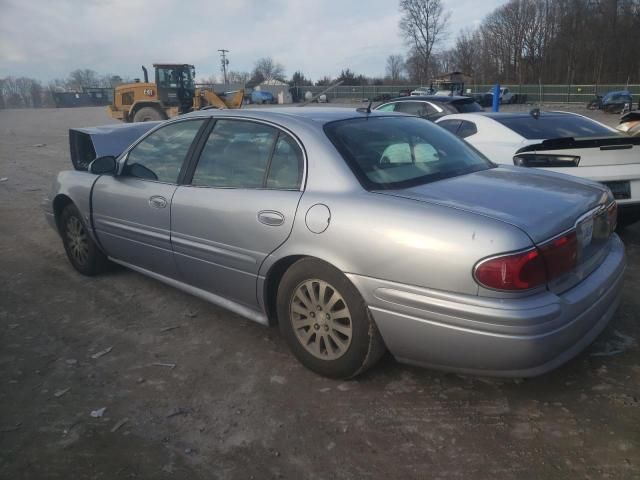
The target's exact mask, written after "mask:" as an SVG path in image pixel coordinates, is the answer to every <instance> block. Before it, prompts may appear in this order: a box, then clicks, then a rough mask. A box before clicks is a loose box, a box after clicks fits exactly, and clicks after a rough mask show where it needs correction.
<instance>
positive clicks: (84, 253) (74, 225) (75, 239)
mask: <svg viewBox="0 0 640 480" xmlns="http://www.w3.org/2000/svg"><path fill="white" fill-rule="evenodd" d="M67 245H68V246H69V252H71V255H72V256H73V258H74V259H75V260H76V261H77V262H78V263H79V264H81V265H84V264H86V263H87V260H88V259H89V243H88V241H87V233H86V232H85V230H84V227H83V226H82V223H81V222H80V220H79V219H78V218H77V217H69V220H68V221H67Z"/></svg>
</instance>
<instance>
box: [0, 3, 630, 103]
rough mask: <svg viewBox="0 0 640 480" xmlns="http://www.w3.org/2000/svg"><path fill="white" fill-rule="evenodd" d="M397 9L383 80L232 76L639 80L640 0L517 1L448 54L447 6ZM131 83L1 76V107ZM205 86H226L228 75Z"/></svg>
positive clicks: (267, 69) (91, 75) (396, 81)
mask: <svg viewBox="0 0 640 480" xmlns="http://www.w3.org/2000/svg"><path fill="white" fill-rule="evenodd" d="M398 6H399V9H400V13H401V19H400V24H399V29H400V32H401V35H402V36H403V38H404V40H405V42H406V46H407V51H406V52H404V55H403V54H401V53H394V54H392V55H389V56H388V57H387V59H386V64H385V66H384V70H385V74H384V75H381V76H378V77H370V76H366V75H363V74H359V73H357V72H354V71H352V70H351V69H350V68H343V69H342V70H341V72H340V74H339V75H338V76H337V77H331V76H328V75H325V76H323V77H322V78H319V79H317V80H316V81H315V82H314V81H313V80H312V79H310V78H307V77H306V76H305V75H304V73H303V72H302V71H300V70H297V71H295V72H294V73H293V75H292V76H291V78H289V79H287V77H286V74H285V67H284V65H282V64H281V63H279V62H277V61H274V60H273V59H272V58H271V57H265V58H261V59H258V60H257V61H256V62H255V64H254V68H253V69H252V70H251V71H250V72H249V71H236V70H231V71H229V72H228V73H227V80H228V82H230V83H235V84H242V85H245V86H246V87H248V88H253V87H254V86H256V85H258V84H260V83H262V82H264V81H274V80H277V81H283V82H287V83H289V84H290V85H292V86H298V87H305V86H312V85H316V86H328V85H331V84H333V83H335V82H339V81H342V82H343V84H344V85H354V86H358V85H401V84H421V85H428V84H429V83H430V81H431V79H432V78H433V77H435V76H438V75H440V74H443V73H448V72H451V71H462V72H464V73H466V74H469V75H471V76H472V77H473V78H474V82H475V83H478V84H489V83H494V82H500V83H505V84H537V83H543V84H605V83H618V84H624V83H640V55H639V54H638V52H640V35H638V34H639V33H640V0H509V1H508V2H507V3H505V4H504V5H502V6H500V7H498V8H496V9H495V10H494V11H493V12H491V13H489V14H488V15H487V16H486V17H485V18H484V19H483V20H482V22H481V23H480V25H479V26H478V27H476V28H473V29H465V30H463V31H461V32H459V33H458V35H457V37H456V38H455V41H454V42H452V43H451V45H452V47H451V48H443V44H444V43H445V40H447V39H448V38H450V37H449V35H450V33H451V32H450V11H449V10H446V9H445V7H444V4H443V2H442V0H399V3H398ZM381 67H382V66H381ZM381 69H382V68H381ZM130 81H132V80H131V79H129V78H122V77H120V76H118V75H100V74H98V73H96V72H95V71H93V70H90V69H77V70H74V71H72V72H71V73H70V74H69V75H68V77H67V78H66V79H58V80H53V81H51V82H49V83H48V84H47V85H46V86H45V85H43V84H42V83H41V82H40V81H38V80H36V79H33V78H27V77H19V78H15V77H11V76H9V77H6V78H0V108H5V107H8V108H16V107H36V108H37V107H42V106H53V105H54V102H53V92H56V91H82V90H83V89H84V88H92V87H103V88H113V87H115V86H116V85H118V84H120V83H123V82H130ZM199 82H200V83H222V78H221V76H211V77H208V78H202V79H200V80H199Z"/></svg>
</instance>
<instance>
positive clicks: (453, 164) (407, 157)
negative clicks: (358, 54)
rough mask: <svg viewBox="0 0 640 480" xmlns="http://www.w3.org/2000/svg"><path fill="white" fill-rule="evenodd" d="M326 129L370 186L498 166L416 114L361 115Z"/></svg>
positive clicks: (410, 182) (426, 179) (415, 181)
mask: <svg viewBox="0 0 640 480" xmlns="http://www.w3.org/2000/svg"><path fill="white" fill-rule="evenodd" d="M324 130H325V133H326V134H327V136H328V137H329V139H330V140H331V142H332V143H333V144H334V145H335V147H336V148H337V149H338V151H339V152H340V153H341V155H342V157H343V158H344V159H345V161H346V162H347V164H348V165H349V167H350V168H351V170H352V171H353V172H354V174H355V175H356V177H357V178H358V180H360V183H362V185H363V186H364V187H365V188H366V189H368V190H380V189H395V188H408V187H412V186H414V185H420V184H423V183H429V182H433V181H436V180H442V179H444V178H449V177H454V176H458V175H464V174H467V173H472V172H477V171H480V170H486V169H488V168H491V167H492V166H493V164H492V163H491V162H489V160H487V159H486V158H484V157H483V156H482V155H481V154H480V153H478V152H476V151H475V150H473V149H472V148H470V147H469V146H468V145H466V144H465V143H464V142H463V141H462V140H460V139H458V138H457V137H456V136H455V135H452V134H451V133H449V132H447V131H445V130H444V129H442V128H440V127H438V126H437V125H435V124H432V123H431V122H425V121H424V120H422V119H419V118H415V117H364V118H355V119H349V120H341V121H337V122H332V123H328V124H327V125H325V127H324Z"/></svg>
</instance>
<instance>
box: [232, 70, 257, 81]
mask: <svg viewBox="0 0 640 480" xmlns="http://www.w3.org/2000/svg"><path fill="white" fill-rule="evenodd" d="M250 78H251V74H250V73H249V72H238V71H236V70H231V71H229V72H227V80H229V83H243V84H244V83H247V82H248V81H249V79H250Z"/></svg>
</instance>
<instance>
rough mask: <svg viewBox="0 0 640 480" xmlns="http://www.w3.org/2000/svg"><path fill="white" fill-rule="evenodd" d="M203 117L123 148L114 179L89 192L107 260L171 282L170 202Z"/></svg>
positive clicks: (173, 125) (103, 180)
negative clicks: (125, 152)
mask: <svg viewBox="0 0 640 480" xmlns="http://www.w3.org/2000/svg"><path fill="white" fill-rule="evenodd" d="M204 124H205V120H203V119H194V120H186V121H179V122H173V123H170V124H168V125H165V126H162V127H160V128H159V129H157V130H155V131H153V132H151V133H150V134H149V135H148V136H146V137H145V138H144V139H142V140H141V141H140V142H138V143H137V144H136V145H135V146H134V147H133V148H131V149H130V150H129V152H128V153H127V154H126V157H125V159H124V160H123V162H124V164H123V165H122V166H121V172H120V174H119V175H115V176H114V175H103V176H101V177H100V178H99V179H98V180H97V182H96V184H95V186H94V189H93V195H92V213H93V226H94V228H95V232H96V235H97V238H98V240H99V242H100V244H101V245H102V246H103V248H104V249H105V251H106V252H107V254H108V255H109V256H110V257H113V258H115V259H117V260H120V261H122V262H125V263H127V264H130V265H133V266H136V267H140V268H143V269H145V270H150V271H152V272H155V273H158V274H160V275H163V276H166V277H170V278H177V277H178V274H177V272H178V270H177V268H176V265H175V262H174V260H173V253H172V250H171V235H170V232H171V199H172V197H173V194H174V193H175V191H176V188H177V187H178V179H179V177H180V174H181V172H182V170H183V166H184V162H185V160H186V158H187V156H188V154H189V151H190V148H191V146H192V144H193V141H194V139H195V138H196V136H197V135H198V132H199V130H200V129H201V128H202V127H203V125H204Z"/></svg>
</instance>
